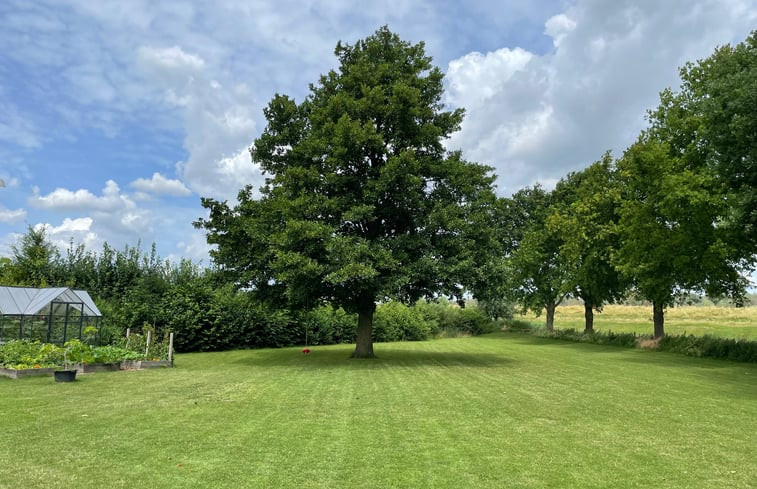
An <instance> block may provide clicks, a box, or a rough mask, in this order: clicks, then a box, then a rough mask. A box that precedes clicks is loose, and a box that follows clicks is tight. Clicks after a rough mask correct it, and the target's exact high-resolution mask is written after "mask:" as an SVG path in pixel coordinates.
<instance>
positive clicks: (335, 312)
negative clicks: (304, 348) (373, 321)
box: [300, 305, 357, 345]
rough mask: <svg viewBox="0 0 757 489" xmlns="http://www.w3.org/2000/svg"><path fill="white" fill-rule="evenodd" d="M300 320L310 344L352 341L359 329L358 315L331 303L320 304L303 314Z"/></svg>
mask: <svg viewBox="0 0 757 489" xmlns="http://www.w3.org/2000/svg"><path fill="white" fill-rule="evenodd" d="M300 322H301V323H302V324H303V327H304V328H306V330H307V332H306V333H305V332H304V331H303V335H305V334H307V344H308V345H333V344H338V343H352V342H354V341H355V335H356V331H357V315H355V314H348V313H347V312H345V310H344V309H342V308H341V307H340V308H337V309H335V308H334V307H332V306H330V305H322V306H319V307H317V308H315V309H313V310H312V311H308V312H306V313H304V314H302V316H301V319H300Z"/></svg>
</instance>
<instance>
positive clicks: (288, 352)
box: [234, 344, 514, 370]
mask: <svg viewBox="0 0 757 489" xmlns="http://www.w3.org/2000/svg"><path fill="white" fill-rule="evenodd" d="M310 348H311V352H310V353H309V354H307V355H306V354H303V353H302V352H301V351H300V349H294V348H282V349H280V350H251V351H250V355H249V356H245V357H244V358H239V359H238V360H236V361H235V362H234V363H236V364H242V365H249V366H255V367H289V368H291V367H303V368H344V369H350V370H371V369H387V368H417V367H443V368H445V367H446V368H489V367H500V366H503V365H508V364H512V363H514V361H513V360H512V359H509V358H507V357H505V356H503V355H495V354H491V353H468V352H461V351H430V350H419V349H410V348H401V347H400V348H397V347H391V346H383V345H381V344H378V345H376V346H375V348H376V358H350V357H349V355H350V353H351V351H352V349H353V348H354V347H353V346H351V345H344V347H310Z"/></svg>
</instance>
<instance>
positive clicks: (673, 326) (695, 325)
mask: <svg viewBox="0 0 757 489" xmlns="http://www.w3.org/2000/svg"><path fill="white" fill-rule="evenodd" d="M516 319H521V318H520V317H518V316H516ZM523 319H525V320H526V321H528V322H529V323H531V324H533V325H534V326H543V325H544V314H542V315H541V316H539V317H534V316H532V315H529V316H525V317H524V318H523ZM555 327H556V328H560V329H569V328H573V329H576V330H583V329H584V308H583V306H580V305H570V306H559V307H558V308H557V310H556V312H555ZM594 329H595V330H597V331H614V332H616V333H639V334H650V335H651V334H652V332H653V327H652V306H606V307H605V308H603V311H602V312H601V313H596V312H595V313H594ZM665 333H667V334H671V335H682V334H684V333H686V334H690V335H698V336H702V335H706V334H709V335H713V336H720V337H723V338H736V339H748V340H757V306H751V307H741V308H736V307H716V306H681V307H672V308H669V309H668V310H667V311H666V312H665Z"/></svg>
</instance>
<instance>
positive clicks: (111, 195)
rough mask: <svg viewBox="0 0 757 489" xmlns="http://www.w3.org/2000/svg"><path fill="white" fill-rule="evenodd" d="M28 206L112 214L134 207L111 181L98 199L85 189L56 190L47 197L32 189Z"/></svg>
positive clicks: (35, 188) (37, 189)
mask: <svg viewBox="0 0 757 489" xmlns="http://www.w3.org/2000/svg"><path fill="white" fill-rule="evenodd" d="M29 204H30V205H32V206H33V207H36V208H38V209H48V210H56V211H93V210H94V211H100V212H114V211H118V210H124V209H134V208H135V207H136V204H135V203H134V202H133V201H132V200H131V199H129V198H128V197H127V196H125V195H122V194H121V189H120V188H119V187H118V184H117V183H116V182H114V181H113V180H108V181H107V182H106V183H105V188H103V190H102V196H99V197H98V196H96V195H94V194H92V193H91V192H90V191H89V190H86V189H79V190H76V191H71V190H68V189H65V188H56V189H55V190H54V191H52V192H50V193H49V194H47V195H40V194H39V188H37V187H34V195H33V196H32V197H30V198H29Z"/></svg>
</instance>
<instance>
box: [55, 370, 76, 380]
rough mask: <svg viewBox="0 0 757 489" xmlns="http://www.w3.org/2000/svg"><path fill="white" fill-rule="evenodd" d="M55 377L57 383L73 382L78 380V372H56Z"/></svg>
mask: <svg viewBox="0 0 757 489" xmlns="http://www.w3.org/2000/svg"><path fill="white" fill-rule="evenodd" d="M53 375H55V381H56V382H73V381H74V380H76V370H56V371H55V372H54V373H53Z"/></svg>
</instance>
